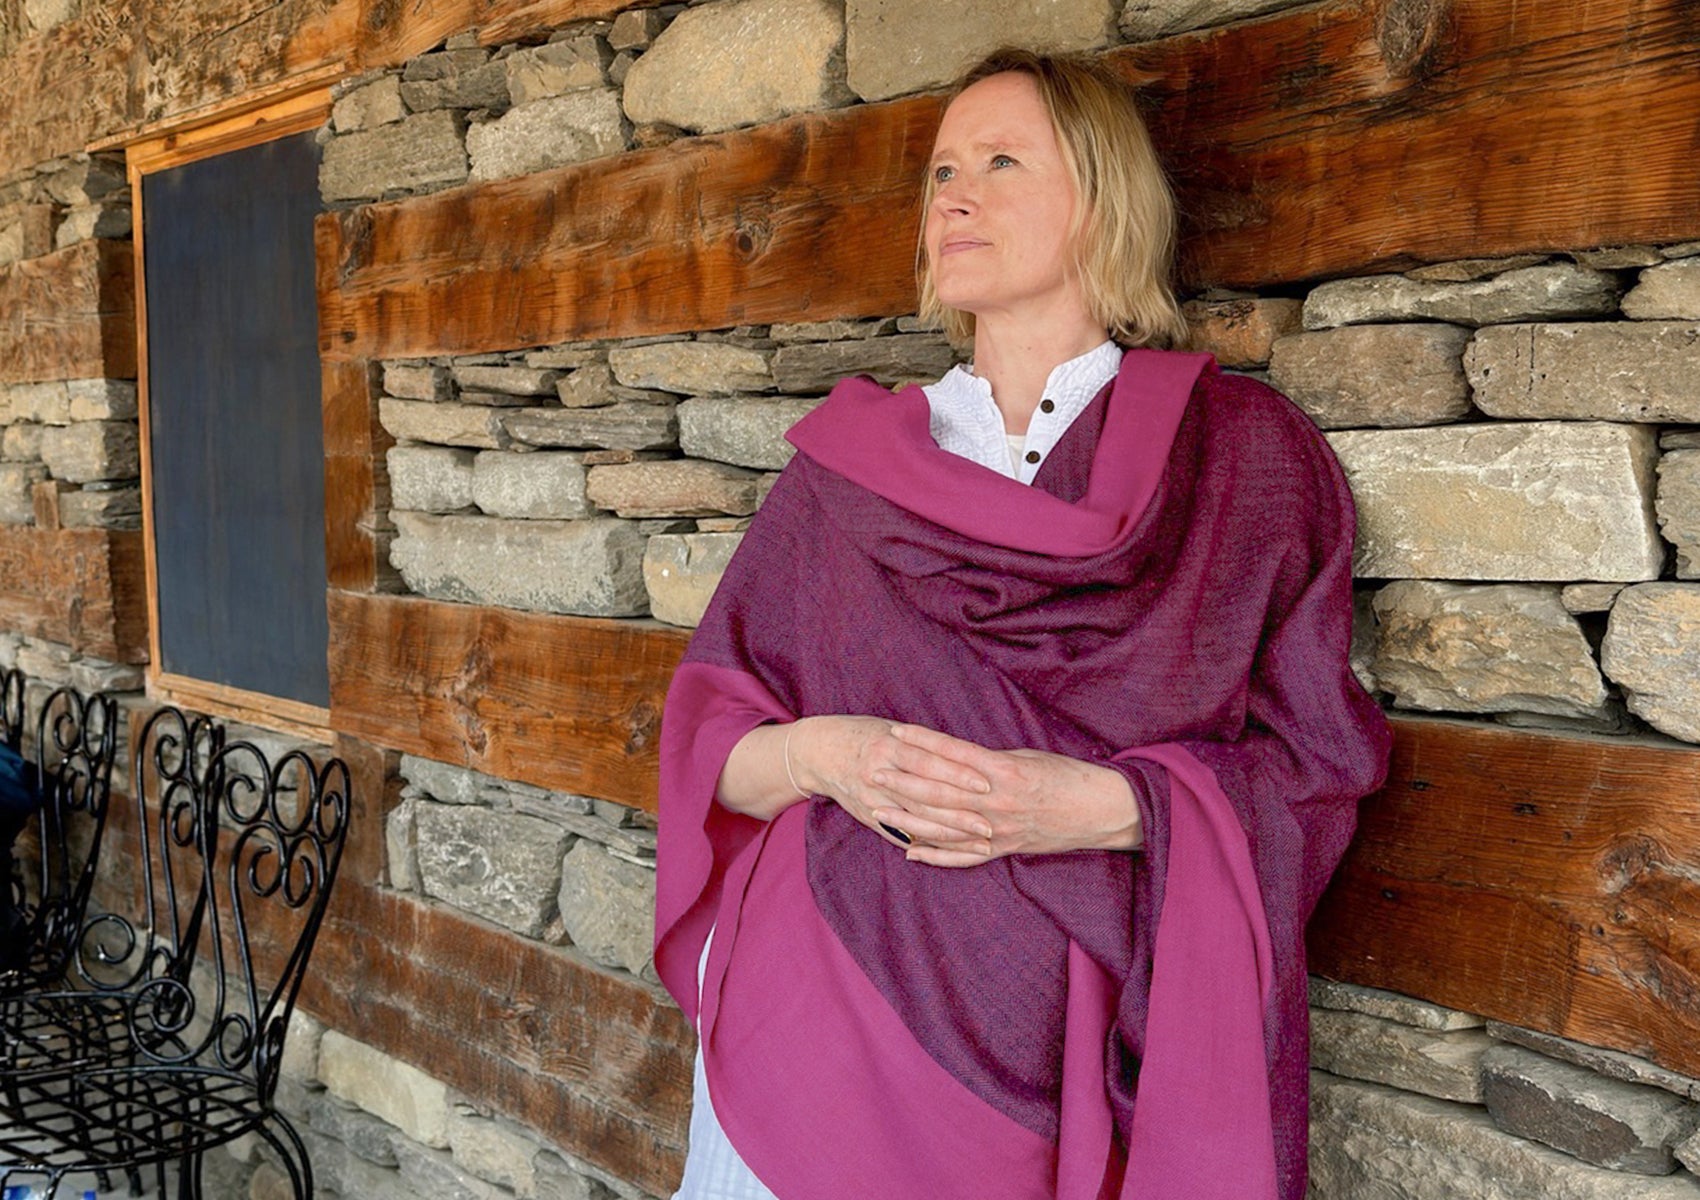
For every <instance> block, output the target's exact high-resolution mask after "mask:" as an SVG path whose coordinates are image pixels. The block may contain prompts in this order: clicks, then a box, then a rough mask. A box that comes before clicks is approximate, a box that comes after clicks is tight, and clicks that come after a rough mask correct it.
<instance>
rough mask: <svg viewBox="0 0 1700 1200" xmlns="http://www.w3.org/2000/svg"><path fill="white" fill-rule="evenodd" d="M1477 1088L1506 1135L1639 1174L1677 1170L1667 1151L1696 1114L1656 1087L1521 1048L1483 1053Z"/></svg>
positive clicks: (1689, 1128)
mask: <svg viewBox="0 0 1700 1200" xmlns="http://www.w3.org/2000/svg"><path fill="white" fill-rule="evenodd" d="M1482 1093H1483V1098H1484V1100H1485V1101H1486V1103H1487V1107H1488V1112H1489V1114H1490V1115H1492V1117H1493V1119H1494V1123H1495V1124H1496V1125H1498V1126H1499V1127H1500V1128H1501V1129H1503V1130H1505V1131H1506V1132H1507V1133H1515V1134H1517V1135H1518V1136H1519V1137H1526V1138H1531V1139H1533V1140H1534V1141H1537V1142H1542V1143H1545V1144H1546V1145H1548V1146H1551V1147H1552V1148H1553V1149H1555V1150H1562V1151H1564V1153H1566V1154H1569V1155H1573V1156H1575V1157H1576V1158H1579V1159H1581V1160H1582V1161H1583V1162H1590V1163H1593V1164H1595V1165H1596V1166H1601V1167H1610V1168H1611V1169H1612V1170H1614V1171H1632V1172H1636V1173H1638V1174H1642V1175H1669V1174H1670V1173H1671V1172H1672V1171H1674V1170H1676V1168H1677V1163H1676V1158H1675V1156H1674V1155H1673V1154H1672V1153H1671V1148H1672V1146H1673V1145H1674V1144H1675V1143H1676V1142H1678V1141H1680V1140H1681V1139H1682V1138H1684V1137H1686V1136H1688V1134H1689V1133H1691V1132H1693V1129H1694V1125H1695V1120H1696V1118H1697V1116H1700V1113H1697V1112H1696V1110H1695V1109H1694V1107H1693V1106H1692V1105H1690V1104H1688V1103H1687V1102H1686V1101H1684V1100H1681V1099H1679V1098H1678V1097H1676V1096H1673V1095H1671V1094H1670V1093H1669V1092H1666V1091H1662V1090H1661V1089H1659V1088H1650V1087H1641V1086H1639V1085H1637V1084H1633V1083H1622V1082H1620V1081H1618V1080H1615V1079H1606V1078H1604V1077H1602V1076H1600V1075H1596V1074H1594V1072H1592V1071H1588V1070H1585V1069H1583V1068H1581V1067H1577V1066H1573V1065H1572V1064H1570V1063H1563V1062H1558V1061H1557V1060H1555V1059H1551V1058H1547V1057H1546V1056H1545V1055H1542V1054H1536V1053H1535V1052H1534V1051H1532V1050H1526V1049H1524V1048H1522V1047H1521V1046H1507V1045H1499V1046H1495V1047H1494V1048H1493V1049H1492V1050H1490V1051H1489V1052H1488V1053H1487V1055H1486V1056H1484V1058H1483V1060H1482Z"/></svg>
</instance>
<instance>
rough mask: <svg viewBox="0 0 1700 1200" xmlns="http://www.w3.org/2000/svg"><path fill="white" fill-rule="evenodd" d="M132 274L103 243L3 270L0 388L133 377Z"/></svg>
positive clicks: (124, 256)
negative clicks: (46, 381) (36, 382)
mask: <svg viewBox="0 0 1700 1200" xmlns="http://www.w3.org/2000/svg"><path fill="white" fill-rule="evenodd" d="M135 275H136V270H135V262H134V260H133V259H132V257H131V249H130V243H128V242H115V241H107V240H105V239H101V240H98V241H88V242H79V243H77V244H76V245H74V246H67V247H66V248H65V249H63V250H59V251H56V252H54V253H52V254H46V255H42V256H41V257H40V258H31V259H25V260H24V261H22V262H16V263H13V264H11V265H10V266H7V267H0V383H24V382H30V381H33V380H43V379H86V378H92V377H95V376H106V377H107V378H110V379H134V378H135V377H136V295H135Z"/></svg>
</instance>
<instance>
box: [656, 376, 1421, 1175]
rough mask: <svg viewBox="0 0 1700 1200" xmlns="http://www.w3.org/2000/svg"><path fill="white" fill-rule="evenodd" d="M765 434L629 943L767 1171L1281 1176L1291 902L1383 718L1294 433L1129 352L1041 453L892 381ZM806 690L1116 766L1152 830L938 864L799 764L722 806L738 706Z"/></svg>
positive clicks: (1377, 747) (666, 776) (1273, 415)
mask: <svg viewBox="0 0 1700 1200" xmlns="http://www.w3.org/2000/svg"><path fill="white" fill-rule="evenodd" d="M790 437H791V440H792V442H794V443H795V445H796V446H797V449H798V454H797V455H796V457H795V458H794V459H793V461H792V463H791V465H790V466H789V467H788V468H787V469H786V470H785V472H784V473H783V474H782V475H781V477H780V479H779V481H778V482H777V483H776V485H775V486H774V489H773V491H772V493H771V494H770V496H769V497H768V500H767V502H766V503H765V504H764V505H763V507H762V510H761V512H760V514H759V515H758V516H757V518H756V520H755V521H754V523H753V524H752V526H751V528H750V530H749V532H748V534H747V535H746V537H745V539H744V542H743V545H742V546H741V547H740V549H739V551H738V553H737V555H736V556H734V558H733V560H732V563H731V565H730V566H729V568H728V569H727V572H726V575H725V578H724V580H723V582H722V583H721V585H720V587H719V589H718V591H717V592H716V595H715V598H714V600H713V602H712V603H711V605H710V606H709V609H708V611H707V613H706V615H705V616H704V619H703V621H702V624H701V625H700V627H699V628H698V631H697V634H696V636H695V638H694V639H693V640H692V642H691V646H690V649H689V651H688V652H687V654H686V656H685V661H684V663H683V665H682V666H681V667H680V669H679V672H678V674H677V675H676V676H675V679H674V682H673V686H672V689H671V691H670V693H669V696H668V702H667V710H666V714H665V717H664V721H663V732H662V778H661V804H662V818H661V833H660V842H661V844H660V877H659V893H658V898H657V911H656V943H657V944H656V966H657V969H658V970H659V972H660V974H661V978H662V979H663V981H664V982H665V983H666V984H667V986H668V988H669V989H670V990H671V991H672V993H673V995H674V996H675V997H676V998H677V999H678V1001H679V1003H680V1005H681V1007H682V1008H684V1010H685V1011H686V1012H687V1013H688V1014H689V1015H691V1016H692V1017H694V1018H695V1019H696V1020H697V1024H698V1030H699V1034H700V1037H701V1040H702V1047H703V1054H704V1060H705V1065H706V1068H707V1074H708V1081H709V1090H710V1092H711V1094H712V1095H713V1097H714V1103H715V1111H716V1114H717V1116H718V1117H719V1119H720V1122H721V1124H722V1126H723V1127H724V1128H725V1129H726V1131H727V1135H728V1136H729V1137H730V1139H731V1140H732V1143H733V1145H734V1146H736V1147H737V1149H738V1151H739V1153H740V1154H741V1155H742V1156H743V1158H744V1160H745V1161H746V1162H747V1163H748V1164H749V1165H750V1167H751V1168H752V1169H753V1170H754V1171H755V1173H756V1174H757V1175H758V1176H759V1177H761V1179H762V1180H763V1181H764V1182H765V1183H766V1184H767V1185H768V1186H769V1187H770V1188H771V1189H772V1190H773V1191H774V1192H775V1193H776V1194H778V1195H779V1196H780V1197H781V1198H782V1200H809V1198H813V1197H823V1198H826V1197H841V1196H854V1195H863V1194H867V1195H880V1196H882V1197H887V1198H889V1200H941V1198H947V1197H964V1198H968V1197H973V1198H975V1200H980V1198H984V1197H993V1196H996V1197H1003V1196H1009V1197H1027V1196H1032V1197H1041V1196H1052V1195H1055V1196H1057V1197H1059V1198H1060V1200H1095V1198H1098V1197H1112V1196H1121V1197H1140V1198H1141V1200H1178V1198H1187V1197H1198V1198H1200V1200H1203V1198H1205V1197H1209V1198H1212V1200H1263V1198H1274V1197H1280V1198H1282V1200H1299V1198H1300V1197H1301V1196H1302V1195H1303V1192H1304V1184H1305V1169H1304V1164H1305V1134H1306V1120H1305V1097H1306V1057H1307V1026H1306V1007H1305V972H1304V946H1303V930H1304V923H1305V920H1306V919H1307V917H1308V916H1309V914H1310V912H1311V909H1312V908H1313V906H1314V905H1315V903H1316V900H1317V898H1318V896H1319V895H1320V894H1321V891H1322V889H1323V886H1324V885H1325V884H1326V882H1327V880H1328V876H1329V875H1330V873H1331V872H1332V871H1333V869H1334V866H1335V864H1336V863H1337V861H1338V859H1339V857H1340V855H1341V853H1342V852H1343V851H1344V849H1345V846H1346V843H1347V840H1348V839H1349V837H1350V836H1351V832H1352V828H1353V823H1354V817H1355V807H1356V801H1357V799H1358V798H1359V797H1360V796H1362V795H1364V794H1366V793H1367V792H1369V791H1371V790H1373V789H1374V788H1375V787H1377V786H1378V785H1379V783H1380V781H1381V779H1382V776H1383V773H1384V771H1385V766H1386V758H1387V750H1388V734H1387V729H1386V725H1385V723H1384V721H1383V720H1382V718H1381V715H1380V712H1379V710H1378V709H1377V708H1376V707H1375V705H1374V703H1373V702H1372V701H1371V700H1370V699H1369V698H1368V697H1367V696H1366V695H1365V694H1364V692H1363V691H1362V689H1361V688H1359V687H1358V685H1357V683H1356V682H1355V680H1354V679H1353V677H1352V675H1351V672H1350V670H1349V669H1348V666H1347V649H1348V643H1349V640H1350V633H1351V547H1352V533H1353V515H1352V508H1351V500H1350V496H1349V494H1348V492H1347V490H1346V487H1345V483H1344V480H1343V478H1342V476H1341V473H1340V470H1339V467H1338V464H1337V463H1336V462H1335V461H1334V458H1333V456H1332V455H1331V453H1330V452H1329V450H1328V448H1327V445H1326V444H1325V443H1324V441H1323V440H1322V438H1321V436H1320V435H1319V434H1318V433H1317V431H1316V429H1315V428H1314V427H1313V426H1312V424H1311V423H1310V421H1309V420H1308V419H1307V418H1306V417H1305V416H1304V415H1303V414H1302V413H1300V412H1299V411H1298V410H1297V409H1296V408H1294V407H1293V406H1292V405H1291V404H1290V403H1289V402H1288V401H1286V400H1285V398H1283V397H1281V396H1280V395H1279V394H1278V393H1276V392H1274V391H1272V390H1271V389H1269V388H1267V387H1265V386H1264V385H1262V384H1259V383H1257V382H1255V381H1252V380H1249V379H1245V378H1240V377H1234V376H1226V375H1223V374H1221V373H1220V372H1219V371H1218V370H1217V369H1216V366H1215V363H1214V362H1213V361H1212V360H1211V359H1210V357H1209V356H1208V355H1194V354H1178V353H1168V352H1161V351H1149V350H1135V351H1130V352H1128V353H1127V354H1126V355H1125V357H1124V359H1123V363H1122V368H1121V371H1120V373H1119V374H1118V376H1117V378H1116V379H1115V380H1114V381H1113V382H1112V383H1111V385H1109V386H1108V387H1106V389H1105V391H1104V392H1103V393H1101V394H1100V395H1099V396H1098V397H1097V398H1096V399H1095V400H1094V401H1093V403H1092V404H1091V405H1090V406H1089V407H1088V408H1087V409H1086V411H1085V412H1083V413H1082V414H1081V416H1080V417H1079V418H1078V419H1077V420H1076V421H1075V423H1074V424H1073V425H1072V426H1071V427H1070V429H1069V431H1068V432H1067V433H1066V434H1065V435H1064V437H1063V439H1062V440H1061V441H1060V442H1059V443H1058V444H1057V446H1056V448H1055V449H1054V450H1053V452H1052V455H1051V458H1050V460H1049V461H1048V462H1047V463H1046V464H1045V465H1044V466H1043V467H1042V468H1041V470H1040V471H1039V473H1038V476H1037V478H1036V479H1035V481H1034V484H1033V485H1032V486H1031V487H1028V486H1024V485H1021V484H1019V483H1016V482H1015V481H1013V480H1010V479H1007V478H1004V477H1002V476H1000V475H998V474H996V473H994V472H991V471H988V470H986V469H984V468H983V467H980V466H978V465H976V464H974V463H971V462H969V461H967V460H965V459H961V458H958V457H957V456H955V455H951V454H949V453H947V452H945V451H943V450H941V449H939V447H938V446H937V445H936V444H935V443H934V442H933V441H932V439H931V437H930V436H929V434H928V409H927V402H926V398H925V396H924V395H923V393H922V392H921V391H920V389H918V388H908V389H905V390H904V391H901V392H899V393H897V394H896V395H893V394H891V393H890V392H887V391H885V390H884V389H882V388H880V387H879V386H877V385H876V384H874V383H872V382H871V381H869V380H865V379H855V380H848V381H846V382H844V383H842V384H840V385H839V386H838V388H837V389H835V390H834V392H833V394H832V396H831V397H830V399H829V400H828V401H827V402H826V403H825V404H823V405H822V406H821V407H820V408H818V409H817V410H816V411H815V412H814V413H813V414H811V415H810V416H809V417H807V418H805V419H804V420H803V421H802V422H801V423H800V424H799V425H798V426H796V428H795V429H794V430H793V431H792V433H791V435H790ZM821 713H865V714H871V715H875V716H881V717H887V718H891V719H893V720H899V721H908V722H914V723H918V724H922V725H927V726H930V727H933V728H935V729H940V730H943V731H945V732H947V733H950V734H954V735H955V736H957V737H961V738H966V739H969V740H972V741H975V742H978V743H980V744H983V745H987V746H991V747H994V748H1000V749H1009V748H1015V747H1024V746H1025V747H1033V748H1037V749H1043V750H1050V751H1054V752H1057V753H1060V754H1065V755H1069V756H1072V757H1075V758H1078V759H1083V760H1087V761H1091V762H1097V763H1100V764H1103V765H1105V766H1108V767H1111V768H1113V769H1116V770H1119V771H1121V772H1122V773H1123V774H1124V776H1125V777H1126V778H1127V779H1128V782H1129V784H1130V785H1131V786H1132V788H1133V791H1134V794H1135V796H1136V798H1137V799H1138V802H1139V805H1140V809H1141V814H1142V816H1143V819H1144V830H1145V839H1146V841H1145V846H1144V848H1143V850H1142V851H1141V852H1140V853H1138V854H1126V853H1117V852H1110V851H1091V852H1082V853H1073V854H1059V855H1022V856H1012V857H1006V858H1002V859H998V860H995V861H993V862H990V863H987V864H985V865H982V866H978V867H974V868H970V869H966V870H943V869H937V868H929V867H924V866H919V865H917V864H913V863H909V862H907V861H906V860H905V859H904V857H903V855H902V852H901V851H900V850H898V849H897V848H895V847H893V846H891V845H890V844H888V843H886V842H885V841H883V840H882V839H880V838H879V837H877V836H876V835H874V834H873V833H871V832H869V831H868V830H866V829H865V828H863V827H862V826H860V825H859V824H857V823H856V822H855V821H854V820H852V819H851V818H850V817H849V816H848V815H847V814H845V813H844V811H843V810H842V809H840V808H839V807H838V806H837V805H835V804H833V803H831V802H830V801H827V800H825V799H824V798H816V799H814V800H812V801H811V802H809V803H807V804H797V805H794V806H792V807H791V808H789V809H787V810H786V811H785V812H783V813H782V814H781V815H780V816H779V817H778V818H777V819H775V820H774V821H773V822H771V823H768V824H763V823H760V822H757V821H755V820H752V819H751V818H748V817H745V816H741V815H738V814H734V813H731V812H729V811H727V810H726V809H723V808H721V807H720V806H719V805H718V804H717V803H715V801H714V789H715V785H716V781H717V779H718V777H719V774H720V771H721V768H722V767H723V766H724V764H725V761H726V757H727V755H728V754H729V753H730V751H731V749H732V747H733V746H734V745H735V744H736V743H737V742H738V740H739V739H740V738H742V737H743V736H744V734H746V733H747V732H749V731H750V730H751V729H752V728H754V727H755V726H757V725H760V724H762V723H764V722H769V721H789V720H793V719H795V718H797V717H802V716H808V715H813V714H821ZM711 929H712V930H713V931H714V939H713V943H712V950H711V951H710V954H709V956H708V961H707V963H706V967H705V973H704V978H703V984H702V989H701V992H700V995H699V992H698V987H697V967H698V960H699V958H700V956H701V953H702V950H703V946H704V943H705V941H706V939H707V936H708V934H709V932H710V930H711Z"/></svg>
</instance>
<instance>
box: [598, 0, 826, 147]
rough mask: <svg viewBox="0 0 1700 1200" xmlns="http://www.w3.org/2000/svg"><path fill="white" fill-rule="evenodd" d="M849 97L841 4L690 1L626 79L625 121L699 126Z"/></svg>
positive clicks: (727, 124) (756, 118)
mask: <svg viewBox="0 0 1700 1200" xmlns="http://www.w3.org/2000/svg"><path fill="white" fill-rule="evenodd" d="M850 99H851V96H850V92H849V89H848V88H847V87H846V86H845V83H844V9H843V6H842V5H841V4H839V3H835V2H834V0H719V2H718V3H715V4H704V5H699V6H697V7H694V8H688V9H686V10H685V11H684V12H682V13H680V14H679V15H678V16H677V17H675V18H674V19H673V23H672V24H670V25H668V26H667V28H666V29H664V30H662V31H661V34H660V36H659V37H657V38H656V39H655V42H654V44H653V45H651V46H650V47H649V49H647V50H645V51H644V53H643V55H642V57H640V58H639V59H638V60H637V61H636V62H634V63H633V64H632V65H631V68H630V69H629V70H628V71H627V72H626V80H625V105H626V112H627V114H628V115H630V117H631V119H632V120H633V121H635V122H637V123H638V124H643V125H647V124H654V123H657V122H659V123H662V124H667V125H674V126H677V127H678V128H680V129H689V130H693V131H695V132H698V133H705V132H711V131H714V130H720V129H732V128H735V127H737V126H740V125H756V124H760V123H762V122H764V121H774V120H778V119H779V118H780V117H785V116H789V115H791V114H792V113H799V112H810V111H813V110H815V109H822V108H832V107H835V106H837V105H840V104H844V103H846V102H848V101H849V100H850Z"/></svg>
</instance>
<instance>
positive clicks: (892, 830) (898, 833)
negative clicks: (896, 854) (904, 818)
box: [880, 821, 915, 846]
mask: <svg viewBox="0 0 1700 1200" xmlns="http://www.w3.org/2000/svg"><path fill="white" fill-rule="evenodd" d="M880 828H881V829H883V830H885V831H886V832H887V833H889V834H890V835H891V836H892V837H894V838H896V839H897V840H898V841H900V842H902V843H903V844H904V845H905V846H907V845H909V844H910V843H911V842H912V841H914V840H915V839H913V838H911V837H910V836H909V835H908V834H907V833H904V832H903V831H902V830H901V829H899V828H897V826H895V825H887V824H886V823H885V822H884V821H881V822H880Z"/></svg>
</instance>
